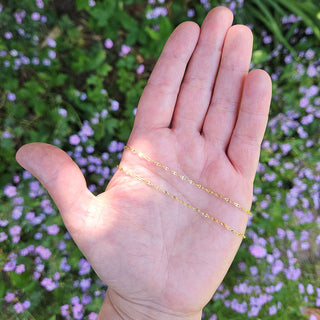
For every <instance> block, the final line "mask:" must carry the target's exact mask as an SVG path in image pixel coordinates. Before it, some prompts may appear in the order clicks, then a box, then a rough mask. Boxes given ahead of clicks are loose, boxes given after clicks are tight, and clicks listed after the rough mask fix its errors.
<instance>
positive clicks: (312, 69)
mask: <svg viewBox="0 0 320 320" xmlns="http://www.w3.org/2000/svg"><path fill="white" fill-rule="evenodd" d="M307 75H308V76H309V77H312V78H313V77H315V76H316V75H317V69H316V67H315V66H314V65H313V64H310V65H309V67H308V69H307Z"/></svg>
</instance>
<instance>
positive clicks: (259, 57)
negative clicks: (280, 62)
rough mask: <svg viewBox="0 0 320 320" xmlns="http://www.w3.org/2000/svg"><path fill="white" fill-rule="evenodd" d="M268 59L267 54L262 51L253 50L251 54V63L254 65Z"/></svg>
mask: <svg viewBox="0 0 320 320" xmlns="http://www.w3.org/2000/svg"><path fill="white" fill-rule="evenodd" d="M268 59H269V54H268V53H267V52H266V51H264V50H261V49H260V50H255V51H254V52H253V54H252V61H253V63H254V64H255V65H258V64H260V63H263V62H265V61H267V60H268Z"/></svg>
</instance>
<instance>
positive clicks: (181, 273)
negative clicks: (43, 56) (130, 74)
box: [17, 7, 271, 319]
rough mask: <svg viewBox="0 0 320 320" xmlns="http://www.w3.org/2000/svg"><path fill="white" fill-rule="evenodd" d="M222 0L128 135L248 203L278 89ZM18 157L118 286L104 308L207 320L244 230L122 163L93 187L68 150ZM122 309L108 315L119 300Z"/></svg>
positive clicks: (181, 48) (235, 218)
mask: <svg viewBox="0 0 320 320" xmlns="http://www.w3.org/2000/svg"><path fill="white" fill-rule="evenodd" d="M232 19H233V17H232V13H231V12H230V11H229V10H228V9H226V8H223V7H218V8H216V9H213V10H212V11H211V12H210V13H209V14H208V16H207V18H206V19H205V21H204V23H203V25H202V27H201V30H199V27H198V26H197V25H196V24H195V23H192V22H185V23H183V24H181V25H180V26H179V27H178V28H177V29H176V30H175V31H174V32H173V34H172V35H171V37H170V38H169V40H168V42H167V44H166V46H165V48H164V50H163V52H162V55H161V57H160V58H159V60H158V62H157V64H156V66H155V68H154V71H153V73H152V75H151V77H150V79H149V82H148V84H147V86H146V88H145V90H144V93H143V95H142V97H141V100H140V103H139V106H138V111H137V117H136V121H135V125H134V128H133V130H132V133H131V136H130V139H129V142H128V145H129V146H131V147H133V148H135V149H136V150H138V151H139V152H143V153H144V154H145V155H147V156H149V157H150V158H151V159H153V160H155V161H158V162H160V163H161V164H163V165H165V166H168V167H169V168H170V169H172V170H175V171H176V172H178V173H179V174H182V175H184V176H187V177H189V178H190V179H192V180H194V181H196V182H197V183H200V184H201V185H203V186H205V187H208V188H210V189H212V190H214V191H216V192H218V193H220V194H222V195H223V196H225V197H228V198H231V199H232V200H233V201H235V202H237V203H240V204H241V205H242V206H243V207H245V208H246V209H249V208H250V206H251V201H252V184H253V179H254V175H255V171H256V167H257V164H258V159H259V152H260V144H261V140H262V137H263V134H264V130H265V126H266V123H267V115H268V108H269V104H270V96H271V82H270V78H269V76H268V75H267V74H266V73H265V72H264V71H262V70H254V71H251V72H250V73H249V74H248V69H249V65H250V59H251V51H252V34H251V32H250V30H249V29H248V28H247V27H244V26H240V25H238V26H232V27H231V24H232ZM17 160H18V161H19V163H21V165H22V166H24V167H25V168H26V169H28V170H29V171H31V172H32V173H33V174H34V175H35V176H36V177H37V178H38V179H39V180H40V181H41V182H42V183H43V185H44V186H45V187H46V188H47V190H48V191H49V193H50V194H51V196H52V197H53V199H54V201H55V202H56V204H57V206H58V208H59V210H60V212H61V215H62V218H63V220H64V222H65V225H66V227H67V228H68V230H69V232H70V234H71V235H72V237H73V239H74V240H75V242H76V243H77V245H78V246H79V248H80V249H81V250H82V252H83V253H84V255H85V256H86V257H87V259H88V260H89V262H90V263H91V265H92V267H93V268H94V269H95V271H96V272H97V274H98V275H99V277H100V278H101V279H102V280H103V281H104V282H105V283H106V284H107V285H108V292H107V297H106V302H105V307H104V310H102V311H101V314H100V316H101V319H102V318H103V319H116V318H117V317H118V318H121V319H122V318H129V319H167V318H168V319H170V318H174V319H200V317H201V310H202V308H203V307H204V306H205V304H206V303H207V302H208V301H209V300H210V298H211V297H212V295H213V293H214V292H215V290H216V289H217V287H218V286H219V284H220V283H221V281H222V279H223V277H224V275H225V273H226V272H227V270H228V268H229V266H230V264H231V262H232V260H233V258H234V255H235V253H236V251H237V249H238V247H239V245H240V243H241V240H242V238H241V237H239V236H237V235H236V234H235V233H232V232H230V231H229V230H227V229H226V228H224V227H223V226H221V225H220V224H218V223H215V222H214V221H212V220H210V219H205V218H204V217H203V216H201V215H200V214H197V213H196V212H194V211H193V210H192V209H190V208H188V207H186V206H184V205H183V204H181V203H179V201H175V200H174V199H172V198H171V197H169V196H167V195H165V194H164V193H162V192H159V190H156V189H155V188H152V187H150V186H148V185H147V184H146V183H145V182H144V181H141V180H138V179H136V178H135V177H132V176H129V175H128V174H126V173H125V172H123V171H120V170H118V171H117V172H116V174H115V175H114V177H113V178H112V180H111V181H110V183H109V185H108V187H107V190H106V192H104V193H102V194H100V195H99V196H97V197H95V196H93V195H92V194H91V193H90V192H89V191H88V189H87V187H86V183H85V180H84V177H83V176H82V174H81V171H80V170H79V168H78V167H77V166H76V164H75V163H74V162H73V161H72V160H71V159H70V158H69V157H68V156H67V155H66V154H65V153H64V152H63V151H61V150H60V149H58V148H56V147H53V146H50V145H46V144H40V143H33V144H29V145H26V146H24V147H22V148H21V149H20V150H19V152H18V154H17ZM120 166H121V167H122V168H124V169H125V170H127V172H131V173H133V174H134V175H138V176H141V177H143V178H144V179H146V180H148V181H151V182H152V184H154V185H156V186H158V187H160V188H161V190H166V191H167V192H168V193H170V194H173V195H175V196H176V197H178V198H179V199H182V200H183V201H184V202H188V203H190V204H192V205H193V206H194V207H197V208H200V209H201V210H202V211H203V212H206V213H208V214H209V215H210V216H213V217H215V218H217V219H219V220H220V221H222V222H224V223H225V224H226V225H228V226H230V227H231V228H232V229H234V230H236V231H238V232H240V233H244V231H245V228H246V223H247V219H248V216H247V214H246V213H244V212H243V211H241V210H239V208H235V207H234V206H233V205H231V204H230V203H226V202H225V201H223V200H221V199H217V198H216V197H214V196H213V195H210V194H208V193H206V192H204V191H203V190H200V189H198V188H196V187H195V186H194V185H191V184H189V183H187V182H186V181H182V180H181V179H179V178H178V177H177V176H174V175H172V174H170V172H168V171H165V170H163V169H162V168H160V167H159V166H156V165H155V164H154V163H151V162H148V161H146V160H145V159H143V158H141V157H139V156H138V155H137V154H135V153H133V152H131V151H129V150H125V151H124V154H123V157H122V160H121V163H120ZM111 309H112V310H113V312H115V314H116V315H117V316H115V315H114V316H110V317H108V314H109V313H108V312H109V311H108V310H111Z"/></svg>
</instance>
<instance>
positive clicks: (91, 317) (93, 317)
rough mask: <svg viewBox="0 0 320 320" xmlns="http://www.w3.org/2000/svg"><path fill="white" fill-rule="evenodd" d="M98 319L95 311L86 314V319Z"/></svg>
mask: <svg viewBox="0 0 320 320" xmlns="http://www.w3.org/2000/svg"><path fill="white" fill-rule="evenodd" d="M97 319H98V314H97V313H95V312H91V313H89V315H88V320H97Z"/></svg>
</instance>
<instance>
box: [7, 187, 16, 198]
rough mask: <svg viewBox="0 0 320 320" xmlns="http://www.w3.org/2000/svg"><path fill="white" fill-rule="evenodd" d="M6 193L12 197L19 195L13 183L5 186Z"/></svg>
mask: <svg viewBox="0 0 320 320" xmlns="http://www.w3.org/2000/svg"><path fill="white" fill-rule="evenodd" d="M4 194H5V195H6V196H7V197H8V198H12V197H14V196H16V195H17V188H16V187H15V186H13V185H7V186H5V187H4Z"/></svg>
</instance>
